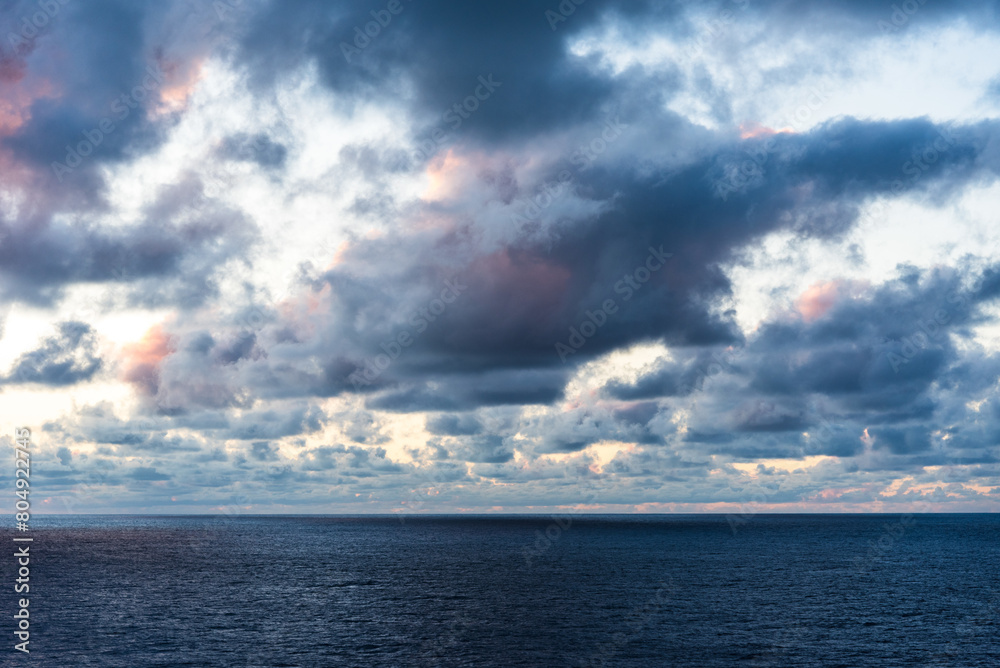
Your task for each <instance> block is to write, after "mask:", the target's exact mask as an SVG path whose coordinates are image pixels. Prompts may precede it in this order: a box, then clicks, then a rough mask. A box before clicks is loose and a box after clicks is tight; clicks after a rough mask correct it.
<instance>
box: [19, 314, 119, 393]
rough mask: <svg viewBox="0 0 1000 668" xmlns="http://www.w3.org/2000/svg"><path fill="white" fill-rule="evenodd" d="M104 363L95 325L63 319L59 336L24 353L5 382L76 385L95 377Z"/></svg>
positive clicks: (56, 385) (46, 340) (50, 338)
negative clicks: (98, 347)
mask: <svg viewBox="0 0 1000 668" xmlns="http://www.w3.org/2000/svg"><path fill="white" fill-rule="evenodd" d="M103 364H104V362H103V360H102V359H101V356H100V354H99V353H98V351H97V336H96V334H95V333H94V330H93V328H91V326H90V325H88V324H87V323H83V322H64V323H61V324H60V325H59V333H58V334H57V335H55V336H51V337H48V338H47V339H45V340H44V341H43V342H42V345H41V347H39V348H36V349H35V350H32V351H31V352H28V353H24V354H23V355H21V356H20V357H19V358H18V359H17V360H16V361H15V362H14V365H13V367H12V368H11V370H10V372H9V373H8V374H7V376H6V377H5V378H4V379H3V381H2V382H3V383H4V384H11V385H13V384H20V383H40V384H42V385H51V386H55V387H59V386H65V385H74V384H76V383H80V382H83V381H87V380H90V379H91V378H93V377H94V375H95V374H96V373H97V372H98V371H100V370H101V367H102V366H103Z"/></svg>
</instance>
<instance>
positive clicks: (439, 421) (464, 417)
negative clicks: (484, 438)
mask: <svg viewBox="0 0 1000 668" xmlns="http://www.w3.org/2000/svg"><path fill="white" fill-rule="evenodd" d="M482 430H483V424H482V422H480V421H479V420H478V419H477V418H476V416H475V415H469V414H458V415H455V414H442V415H433V416H428V417H427V431H429V432H430V433H432V434H438V435H441V436H473V435H475V434H479V433H481V432H482Z"/></svg>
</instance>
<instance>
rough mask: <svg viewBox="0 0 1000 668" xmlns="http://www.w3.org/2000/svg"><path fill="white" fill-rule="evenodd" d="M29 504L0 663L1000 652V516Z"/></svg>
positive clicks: (714, 660) (8, 568)
mask: <svg viewBox="0 0 1000 668" xmlns="http://www.w3.org/2000/svg"><path fill="white" fill-rule="evenodd" d="M34 521H35V527H36V528H35V529H34V530H33V532H32V535H33V536H34V537H35V541H34V543H32V547H31V553H32V562H31V568H32V573H31V578H32V580H31V594H30V598H31V606H30V610H31V621H32V627H31V631H32V634H31V645H30V647H31V650H32V652H31V655H30V659H29V660H28V662H25V661H24V660H23V659H24V657H23V656H19V655H17V653H16V652H13V651H12V649H11V648H8V649H6V650H4V651H3V653H0V656H2V657H3V659H4V665H11V666H13V665H31V666H39V667H40V666H45V667H50V666H51V667H55V668H61V667H64V666H65V667H70V666H109V667H111V666H127V667H129V668H137V667H142V666H199V667H205V666H240V667H251V666H253V667H258V666H267V667H277V666H600V665H604V666H692V667H694V666H697V667H699V668H701V667H706V666H852V667H854V666H1000V515H916V516H914V517H913V518H912V519H908V518H906V517H901V516H899V515H867V516H856V515H852V516H843V515H839V516H830V515H812V516H806V515H784V516H775V515H769V516H765V515H757V516H753V517H749V518H747V519H746V522H745V523H743V524H741V525H739V526H737V527H736V531H735V533H734V531H733V527H731V526H730V523H728V522H727V520H726V518H725V517H724V516H703V515H702V516H575V517H565V518H562V519H560V521H559V523H556V522H554V521H553V519H552V518H548V517H475V518H470V517H460V518H456V517H420V518H418V517H414V516H409V517H407V518H406V520H405V522H402V523H401V522H400V520H399V519H398V518H394V517H391V518H385V517H383V518H371V517H367V518H365V517H351V518H347V517H259V516H254V517H233V518H206V517H96V516H61V517H52V516H49V517H38V518H35V519H34ZM559 524H562V525H563V527H560V526H559ZM546 531H547V532H548V534H549V537H548V538H543V537H542V536H544V534H545V532H546ZM536 532H537V533H536ZM12 535H13V534H12V533H11V532H9V531H6V532H4V533H3V539H4V540H5V541H6V542H7V544H8V545H13V543H12V542H11V537H12ZM7 552H9V553H12V552H13V550H8V551H7ZM0 566H2V572H3V577H4V580H5V582H9V583H11V584H12V583H13V580H14V577H15V575H14V559H13V558H12V557H4V558H0ZM3 587H4V590H5V591H7V592H11V587H9V586H8V585H6V584H5V585H3ZM4 599H5V605H6V609H7V610H8V611H10V612H11V614H12V613H13V611H14V602H13V600H14V596H13V594H11V593H8V595H7V596H5V597H4ZM5 618H6V619H8V620H11V616H10V615H7V616H6V617H5ZM6 624H7V626H8V627H9V628H8V629H7V630H4V631H3V637H6V638H7V639H8V642H9V643H10V645H11V647H12V645H13V640H12V638H13V635H12V630H13V626H14V625H13V623H12V621H8V622H6Z"/></svg>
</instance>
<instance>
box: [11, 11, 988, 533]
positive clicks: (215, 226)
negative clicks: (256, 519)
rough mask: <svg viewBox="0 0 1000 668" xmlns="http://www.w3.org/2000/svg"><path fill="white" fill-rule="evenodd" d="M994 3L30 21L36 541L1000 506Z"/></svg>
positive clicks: (21, 363)
mask: <svg viewBox="0 0 1000 668" xmlns="http://www.w3.org/2000/svg"><path fill="white" fill-rule="evenodd" d="M998 5H1000V3H997V2H992V1H989V2H984V1H982V0H976V1H973V0H966V1H951V2H950V1H948V0H907V1H905V2H900V3H896V4H884V3H871V2H860V1H857V0H837V1H834V2H825V3H806V2H792V1H777V0H775V1H765V0H717V1H705V2H698V1H693V0H674V1H668V0H658V1H656V0H648V1H642V2H640V1H635V2H618V3H610V2H602V1H600V0H563V1H562V2H561V3H560V2H557V0H547V1H538V2H518V1H509V2H502V3H501V2H495V3H455V2H442V1H439V0H415V1H414V0H385V1H383V0H375V1H373V2H321V1H318V0H296V1H291V2H278V1H276V0H275V1H263V0H157V1H156V2H153V1H137V0H87V1H86V2H85V1H84V0H40V1H39V0H33V1H27V0H0V92H2V94H0V415H2V416H3V418H2V422H3V426H2V434H3V435H2V436H0V440H2V441H3V442H4V444H5V445H7V446H10V445H12V443H13V436H14V429H15V428H18V427H27V428H30V429H31V431H32V446H31V447H32V449H33V450H32V451H33V459H32V464H33V467H32V474H33V475H32V490H33V492H34V496H33V501H32V503H33V509H34V510H35V512H51V513H68V512H73V513H75V512H97V513H125V512H143V513H177V514H181V513H220V512H222V513H240V512H245V513H452V512H455V513H493V512H501V513H522V512H529V513H571V512H648V513H668V512H718V513H729V514H736V515H739V516H742V517H744V518H746V517H750V516H752V515H753V514H755V513H758V512H901V513H902V512H971V511H976V512H979V511H989V512H996V511H998V510H1000V463H998V462H1000V447H998V442H1000V386H998V382H997V381H998V375H1000V355H998V352H1000V308H998V306H1000V302H998V297H1000V225H997V220H996V219H997V215H998V214H997V210H998V209H997V206H996V205H997V203H998V201H1000V182H998V175H1000V9H998ZM8 468H9V469H10V471H13V464H11V466H10V467H8ZM5 475H7V476H8V477H12V473H8V474H5Z"/></svg>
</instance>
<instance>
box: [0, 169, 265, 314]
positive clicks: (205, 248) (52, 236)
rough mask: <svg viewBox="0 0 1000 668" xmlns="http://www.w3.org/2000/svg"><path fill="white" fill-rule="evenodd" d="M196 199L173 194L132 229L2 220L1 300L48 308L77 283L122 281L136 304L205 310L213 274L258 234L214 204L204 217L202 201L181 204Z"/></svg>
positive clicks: (214, 288)
mask: <svg viewBox="0 0 1000 668" xmlns="http://www.w3.org/2000/svg"><path fill="white" fill-rule="evenodd" d="M191 194H192V193H191V192H190V191H189V190H188V189H187V188H184V187H182V186H176V187H173V188H169V189H167V190H166V191H165V192H164V193H163V195H162V197H161V198H160V200H159V201H158V202H157V204H155V205H154V206H152V207H151V208H150V210H149V211H148V212H147V218H146V220H145V221H144V222H142V223H139V224H138V225H134V226H129V227H120V228H113V229H105V228H102V227H100V226H98V225H95V224H91V223H86V222H83V221H72V222H71V221H62V220H60V221H58V222H57V221H56V220H49V221H39V222H38V223H36V224H32V223H28V224H24V223H19V222H12V221H4V220H0V235H3V243H2V244H0V275H2V276H3V277H4V278H5V279H6V280H5V281H4V286H3V288H2V296H3V297H4V298H6V299H17V300H24V301H29V302H33V303H35V304H39V305H50V304H52V303H53V302H55V301H57V300H58V299H59V298H60V297H61V296H62V295H63V292H64V290H65V289H66V288H67V287H68V286H70V285H72V284H74V283H111V282H118V283H120V284H126V285H129V286H130V291H129V294H130V297H129V300H130V301H131V302H132V303H133V304H136V305H143V306H147V307H153V308H155V307H159V306H163V305H167V304H178V305H180V306H182V307H186V308H190V307H194V306H198V305H200V304H202V303H204V301H205V300H206V299H207V298H208V297H210V296H212V295H214V294H216V292H217V286H216V285H215V283H214V278H213V277H214V274H215V273H216V272H217V271H218V269H219V268H220V266H221V265H222V264H224V263H225V261H226V260H228V259H229V258H231V257H235V256H240V255H242V254H243V253H244V252H245V251H246V249H247V247H248V246H249V245H250V243H252V242H253V240H254V239H255V235H256V232H255V230H254V228H253V226H252V224H250V223H248V222H247V221H246V220H245V219H244V218H243V217H242V216H241V215H240V214H237V213H236V212H232V211H229V210H226V209H224V208H221V207H219V206H217V205H214V204H206V205H205V207H204V209H201V210H199V209H198V204H199V200H194V201H191V200H186V201H185V200H183V199H182V198H186V197H187V196H188V195H191ZM191 213H194V214H195V217H194V218H193V219H192V218H190V214H191ZM181 220H183V222H181Z"/></svg>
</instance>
